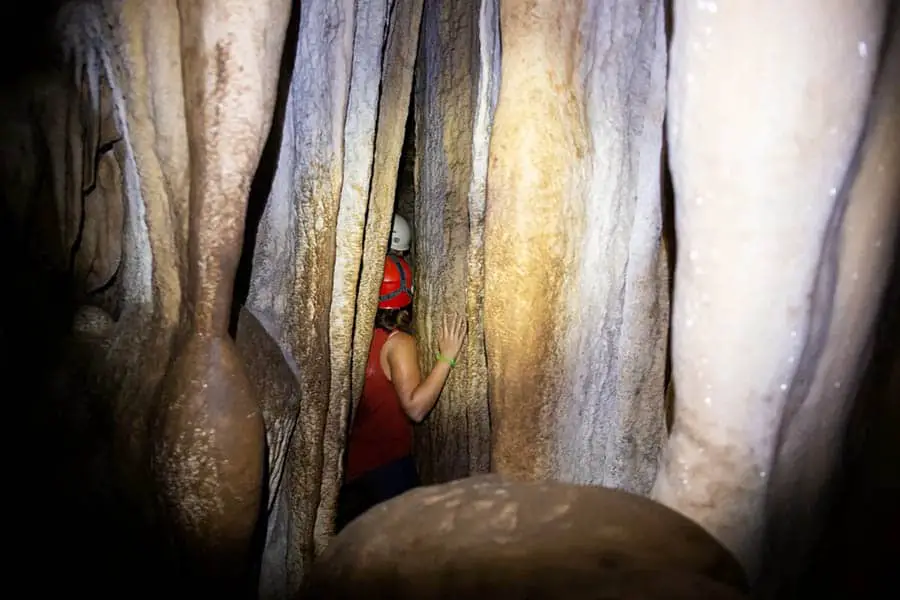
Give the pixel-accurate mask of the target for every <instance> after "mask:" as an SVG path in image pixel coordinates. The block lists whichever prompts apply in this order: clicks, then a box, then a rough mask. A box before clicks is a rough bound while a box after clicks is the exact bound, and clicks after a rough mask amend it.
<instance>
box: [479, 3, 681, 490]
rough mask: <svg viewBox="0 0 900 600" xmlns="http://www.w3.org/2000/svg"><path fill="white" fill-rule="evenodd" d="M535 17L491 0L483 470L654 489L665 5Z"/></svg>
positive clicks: (589, 6)
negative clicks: (488, 427)
mask: <svg viewBox="0 0 900 600" xmlns="http://www.w3.org/2000/svg"><path fill="white" fill-rule="evenodd" d="M536 6H537V8H536V9H535V10H533V11H527V10H524V4H523V3H518V2H512V1H509V2H502V3H501V4H500V36H501V39H502V42H503V62H502V66H501V75H500V79H501V86H500V92H499V98H498V103H497V109H496V114H495V116H494V123H493V131H492V137H491V145H490V166H489V171H488V179H487V186H488V187H487V204H486V215H485V233H484V235H485V266H484V277H485V290H484V328H485V343H486V348H487V362H488V372H489V395H490V399H491V424H492V428H493V429H492V442H493V444H492V466H493V468H494V469H495V470H496V471H498V472H501V473H507V474H511V475H516V476H522V477H528V478H541V477H551V478H558V479H564V480H568V481H574V482H583V483H594V484H602V485H610V486H615V487H622V488H624V489H628V490H632V491H636V492H639V493H647V492H649V490H650V487H651V486H652V483H653V479H654V476H655V474H656V458H657V455H658V452H659V450H660V448H661V445H662V443H663V441H664V439H665V424H664V404H663V387H664V377H665V356H666V351H667V327H668V325H667V323H668V283H667V279H666V274H667V268H668V267H667V259H666V256H665V252H664V248H663V245H662V243H661V236H662V233H661V232H662V216H661V204H660V180H661V177H660V150H661V145H662V120H663V114H664V110H665V76H666V38H665V26H664V11H663V8H664V7H663V3H662V2H657V1H645V2H636V3H616V2H592V3H578V4H573V5H565V6H563V5H561V4H557V3H554V2H549V1H548V2H538V3H537V4H536ZM524 98H527V102H526V101H523V100H522V99H524Z"/></svg>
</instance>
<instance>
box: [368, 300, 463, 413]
mask: <svg viewBox="0 0 900 600" xmlns="http://www.w3.org/2000/svg"><path fill="white" fill-rule="evenodd" d="M465 337H466V321H465V319H463V318H462V317H458V316H455V317H453V318H451V319H450V320H448V319H447V317H446V316H445V317H444V319H443V323H442V325H441V330H440V335H439V336H438V347H439V348H440V356H441V358H442V359H443V360H441V358H439V359H438V360H436V361H435V363H434V366H433V367H432V368H431V372H430V373H429V374H428V377H426V378H425V380H424V381H423V380H422V375H421V374H420V373H419V357H418V352H417V349H416V340H415V339H413V337H412V336H411V335H408V334H406V333H401V334H400V335H397V336H394V337H393V338H392V339H391V340H389V341H388V344H387V346H386V347H385V352H386V353H387V357H386V358H387V364H388V365H387V366H388V377H389V378H390V380H391V381H392V382H393V384H394V389H395V390H396V391H397V396H398V397H399V398H400V405H401V406H402V407H403V410H404V412H406V415H407V416H408V417H409V418H410V419H412V420H413V421H415V422H416V423H419V422H421V421H422V419H424V418H425V416H426V415H427V414H428V413H429V412H431V409H432V408H434V403H435V402H437V399H438V396H440V395H441V390H442V389H443V388H444V383H446V381H447V376H448V375H449V374H450V368H451V364H450V363H451V362H454V361H455V360H456V357H457V355H458V354H459V351H460V349H461V348H462V344H463V340H464V339H465Z"/></svg>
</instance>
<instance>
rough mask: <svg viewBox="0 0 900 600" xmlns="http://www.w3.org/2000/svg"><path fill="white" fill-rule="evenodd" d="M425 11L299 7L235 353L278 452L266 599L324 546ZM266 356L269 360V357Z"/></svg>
mask: <svg viewBox="0 0 900 600" xmlns="http://www.w3.org/2000/svg"><path fill="white" fill-rule="evenodd" d="M421 12H422V2H421V1H415V0H397V1H396V2H393V1H390V2H389V1H386V2H371V3H365V4H364V5H361V6H360V7H358V8H354V4H353V3H341V4H335V3H332V2H325V1H319V2H316V1H313V2H304V3H303V4H302V5H301V9H300V13H299V17H298V18H299V35H298V39H299V43H298V45H297V55H296V60H295V62H294V69H293V72H292V74H291V76H290V77H291V80H290V81H291V83H290V92H289V94H288V97H287V107H286V111H285V116H284V124H283V131H282V139H281V150H280V153H279V158H278V165H277V167H276V170H275V174H274V179H273V184H272V188H271V191H270V193H269V198H268V201H267V203H266V207H265V210H264V212H263V215H262V218H261V220H260V223H259V227H258V231H257V234H256V240H257V246H256V250H255V252H254V255H253V272H252V274H251V276H250V277H251V279H250V289H249V293H248V297H247V302H246V305H245V307H244V309H243V311H242V314H241V316H240V320H239V323H238V335H237V340H238V346H239V348H241V349H242V352H243V354H244V356H245V357H246V358H245V360H247V361H248V364H250V365H252V366H251V371H252V372H253V373H254V374H255V375H256V378H257V390H258V394H259V396H260V398H261V401H262V404H263V410H264V414H265V420H266V423H267V438H268V444H269V451H270V460H271V462H270V478H269V510H270V511H271V512H270V515H269V523H268V531H267V535H266V547H265V552H264V556H263V567H262V571H261V576H260V583H261V593H262V594H263V596H265V597H284V596H290V595H291V594H293V593H294V592H295V591H296V590H297V589H298V588H299V586H300V583H301V581H302V577H303V575H304V573H305V572H306V570H307V569H308V567H309V564H310V561H311V560H312V559H313V558H314V557H315V555H316V554H317V553H318V552H320V551H321V550H322V549H323V548H324V546H325V545H326V544H327V541H328V539H329V537H330V536H331V535H332V533H333V528H334V523H333V519H334V510H335V502H336V497H337V491H338V487H339V485H340V483H341V477H342V465H341V460H342V456H343V446H344V441H345V434H346V425H347V420H348V416H349V413H350V410H351V405H352V399H356V398H358V396H359V391H360V390H361V388H362V375H363V370H364V368H365V364H366V359H367V354H368V346H369V340H370V337H371V333H372V332H371V323H372V322H373V321H374V312H375V300H376V298H377V289H378V286H379V285H380V282H381V276H382V269H383V256H384V253H385V252H386V250H387V239H388V233H389V231H390V221H391V214H392V211H393V206H394V198H395V193H396V181H397V172H398V166H399V164H400V151H401V147H402V144H403V138H404V126H405V123H406V120H407V108H408V102H409V94H410V89H411V86H412V70H413V61H414V59H415V53H416V40H417V38H418V27H419V22H420V19H421ZM262 348H265V352H262V351H261V349H262Z"/></svg>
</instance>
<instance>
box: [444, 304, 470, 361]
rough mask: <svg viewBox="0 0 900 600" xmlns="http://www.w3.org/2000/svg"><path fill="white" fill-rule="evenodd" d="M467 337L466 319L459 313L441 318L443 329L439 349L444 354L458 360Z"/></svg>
mask: <svg viewBox="0 0 900 600" xmlns="http://www.w3.org/2000/svg"><path fill="white" fill-rule="evenodd" d="M465 339H466V319H465V317H461V316H459V315H457V314H453V315H451V316H450V317H448V316H447V315H446V314H445V315H444V316H443V318H442V319H441V330H440V333H439V334H438V350H439V351H440V353H441V355H442V356H445V357H447V358H448V359H450V360H451V361H453V360H456V357H457V356H458V355H459V351H460V349H461V348H462V345H463V342H464V341H465Z"/></svg>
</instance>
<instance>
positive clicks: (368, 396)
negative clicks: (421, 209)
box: [336, 254, 466, 531]
mask: <svg viewBox="0 0 900 600" xmlns="http://www.w3.org/2000/svg"><path fill="white" fill-rule="evenodd" d="M411 308H412V270H411V269H410V268H409V264H408V263H407V262H406V260H404V259H403V258H402V257H400V256H397V255H394V254H390V255H388V256H387V257H386V258H385V261H384V278H383V280H382V282H381V290H380V292H379V297H378V312H377V313H376V315H375V331H374V334H373V336H372V344H371V346H370V347H369V360H368V363H367V365H366V380H365V383H364V384H363V391H362V397H361V398H360V401H359V404H358V406H357V408H356V414H355V416H354V419H353V427H352V429H351V430H350V436H349V439H348V442H347V454H346V459H347V463H346V468H345V471H344V473H345V481H346V483H345V484H344V486H343V487H342V488H341V493H340V497H339V498H338V515H337V523H336V525H337V529H338V531H340V530H341V529H342V528H343V527H344V526H345V525H346V524H347V523H349V522H350V521H352V520H353V519H355V518H356V517H357V516H359V515H360V514H362V513H363V512H365V511H367V510H368V509H369V508H371V507H372V506H374V505H376V504H378V503H380V502H384V501H385V500H388V499H389V498H393V497H394V496H397V495H399V494H402V493H403V492H405V491H407V490H409V489H411V488H413V487H416V486H417V485H419V476H418V473H417V472H416V466H415V462H414V461H413V458H412V444H413V431H412V423H419V422H420V421H422V419H424V418H425V416H426V415H427V414H428V413H429V412H430V411H431V409H432V408H433V407H434V403H435V402H437V399H438V396H439V395H440V393H441V389H442V388H443V387H444V382H446V381H447V376H448V375H449V374H450V369H451V368H453V366H454V365H455V364H456V357H457V355H458V354H459V351H460V348H462V344H463V340H464V339H465V337H466V323H465V320H464V319H462V318H461V317H456V316H455V317H453V318H451V319H449V321H448V319H447V318H446V317H445V318H444V320H443V324H442V326H441V331H440V335H439V336H438V349H439V351H438V353H437V357H436V358H437V359H436V361H435V363H434V366H433V367H432V369H431V373H429V374H428V376H427V377H425V379H422V376H421V374H420V373H419V357H418V354H417V349H416V340H415V338H413V336H412V335H410V333H409V325H410V322H411V320H412V314H411Z"/></svg>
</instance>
